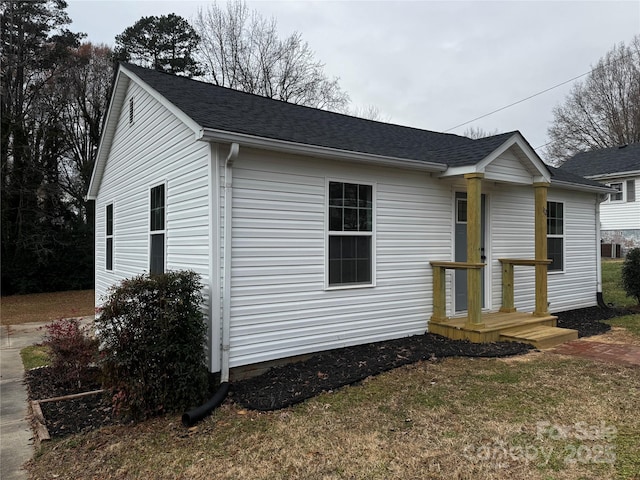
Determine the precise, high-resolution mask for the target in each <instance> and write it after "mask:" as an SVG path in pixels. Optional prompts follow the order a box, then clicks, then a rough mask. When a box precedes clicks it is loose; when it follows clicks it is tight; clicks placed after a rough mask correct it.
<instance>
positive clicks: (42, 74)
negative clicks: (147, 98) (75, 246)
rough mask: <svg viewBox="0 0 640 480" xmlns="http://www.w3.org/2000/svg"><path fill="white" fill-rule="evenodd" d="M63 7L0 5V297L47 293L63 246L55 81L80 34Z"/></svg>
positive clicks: (61, 145) (57, 2)
mask: <svg viewBox="0 0 640 480" xmlns="http://www.w3.org/2000/svg"><path fill="white" fill-rule="evenodd" d="M66 6H67V5H66V2H64V1H62V0H50V1H42V2H15V1H8V0H7V1H2V2H1V3H0V8H1V17H0V22H1V23H2V25H1V26H2V29H1V30H2V33H1V41H2V66H3V68H2V95H1V99H2V102H1V103H2V106H1V116H2V137H1V147H0V150H1V157H2V290H3V293H7V292H9V293H11V292H25V291H30V290H31V291H32V290H39V289H41V288H42V286H43V285H47V284H48V285H51V286H53V285H55V282H56V281H57V278H56V276H55V273H54V272H52V271H51V270H52V269H50V268H48V266H49V265H50V264H51V262H52V261H60V262H62V261H64V260H65V259H64V258H59V255H58V254H59V253H61V252H60V246H61V245H62V244H64V243H65V242H66V241H67V240H68V239H67V238H66V234H67V233H68V229H67V226H66V224H67V221H68V219H69V216H68V215H69V212H68V210H67V209H66V207H65V204H64V197H63V195H62V193H61V190H60V185H59V181H58V180H59V173H60V171H59V160H60V158H61V156H62V155H63V154H64V152H65V149H66V145H65V142H64V135H63V134H62V130H63V123H64V122H63V112H62V110H63V108H62V104H61V103H60V101H59V100H60V98H61V94H60V89H59V87H60V84H59V83H58V82H57V78H58V75H59V74H60V72H61V71H62V70H63V65H64V64H65V61H66V58H67V55H68V51H69V49H70V48H73V47H77V46H78V43H79V39H80V37H81V35H80V34H75V33H72V32H70V31H69V30H68V29H66V28H65V25H67V24H68V23H69V22H70V20H69V17H68V16H67V14H66V12H65V11H64V9H65V8H66Z"/></svg>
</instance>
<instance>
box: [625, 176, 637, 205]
mask: <svg viewBox="0 0 640 480" xmlns="http://www.w3.org/2000/svg"><path fill="white" fill-rule="evenodd" d="M635 201H636V181H635V180H627V202H635Z"/></svg>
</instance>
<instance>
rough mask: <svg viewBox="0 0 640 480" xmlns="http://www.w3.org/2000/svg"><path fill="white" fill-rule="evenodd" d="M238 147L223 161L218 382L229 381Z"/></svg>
mask: <svg viewBox="0 0 640 480" xmlns="http://www.w3.org/2000/svg"><path fill="white" fill-rule="evenodd" d="M239 150H240V146H239V145H238V144H237V143H232V144H231V148H230V149H229V155H227V158H226V160H225V161H224V232H223V235H224V241H223V245H224V252H223V265H224V280H223V283H222V285H223V286H222V295H223V297H222V353H221V365H220V382H221V383H222V382H228V381H229V356H230V353H231V349H230V345H229V344H230V341H229V338H230V330H231V325H230V322H231V241H232V237H233V235H232V232H231V229H232V220H233V206H232V201H233V172H232V166H233V162H234V161H235V159H236V158H238V151H239Z"/></svg>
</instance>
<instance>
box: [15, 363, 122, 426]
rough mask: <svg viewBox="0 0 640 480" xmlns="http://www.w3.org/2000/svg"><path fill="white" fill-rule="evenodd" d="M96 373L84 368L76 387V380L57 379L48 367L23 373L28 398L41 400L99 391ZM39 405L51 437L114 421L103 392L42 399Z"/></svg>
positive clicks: (95, 369) (96, 370) (111, 410)
mask: <svg viewBox="0 0 640 480" xmlns="http://www.w3.org/2000/svg"><path fill="white" fill-rule="evenodd" d="M99 373H100V371H99V370H98V369H97V368H92V369H88V370H87V371H85V373H84V375H83V382H82V384H81V385H80V386H79V385H78V384H77V383H73V382H64V381H61V380H60V379H59V378H58V377H56V376H55V375H53V374H52V371H51V369H49V368H48V367H44V368H36V369H33V370H29V371H27V372H25V383H26V385H27V393H28V395H29V398H30V399H31V400H44V399H48V398H54V397H61V396H65V395H72V394H74V393H82V392H90V391H93V390H99V389H100V388H101V385H100V382H99ZM40 408H41V409H42V414H43V416H44V418H45V420H46V423H47V425H46V426H47V430H48V431H49V434H50V435H51V436H52V437H60V436H63V435H68V434H71V433H81V432H87V431H90V430H94V429H96V428H100V427H103V426H106V425H114V424H117V423H118V420H117V419H116V418H115V417H114V415H113V408H112V406H111V402H109V401H108V399H107V398H105V395H103V394H95V395H90V396H86V397H80V398H75V399H70V400H59V401H55V402H43V403H41V404H40Z"/></svg>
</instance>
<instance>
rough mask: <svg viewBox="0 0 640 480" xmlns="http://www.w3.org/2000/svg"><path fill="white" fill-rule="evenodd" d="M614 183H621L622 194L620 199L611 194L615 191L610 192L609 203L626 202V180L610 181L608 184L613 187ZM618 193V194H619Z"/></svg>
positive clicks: (620, 191)
mask: <svg viewBox="0 0 640 480" xmlns="http://www.w3.org/2000/svg"><path fill="white" fill-rule="evenodd" d="M613 185H620V190H619V193H618V194H619V195H620V200H613V199H612V198H611V195H613V193H610V194H609V198H608V199H607V201H608V202H609V203H625V202H626V198H627V195H626V194H627V182H625V181H624V180H620V181H617V182H611V183H608V184H607V186H609V187H611V188H613ZM618 194H616V195H618Z"/></svg>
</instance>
